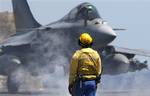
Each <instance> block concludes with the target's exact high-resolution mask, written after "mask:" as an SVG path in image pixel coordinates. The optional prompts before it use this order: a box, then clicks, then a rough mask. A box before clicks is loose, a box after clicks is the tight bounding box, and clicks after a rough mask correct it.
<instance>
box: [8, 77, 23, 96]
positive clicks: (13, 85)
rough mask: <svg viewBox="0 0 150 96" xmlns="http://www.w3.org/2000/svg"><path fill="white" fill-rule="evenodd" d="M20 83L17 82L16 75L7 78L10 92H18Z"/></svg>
mask: <svg viewBox="0 0 150 96" xmlns="http://www.w3.org/2000/svg"><path fill="white" fill-rule="evenodd" d="M19 85H20V84H19V83H18V82H17V80H15V77H13V75H10V76H8V78H7V88H8V92H10V93H16V92H18V89H19Z"/></svg>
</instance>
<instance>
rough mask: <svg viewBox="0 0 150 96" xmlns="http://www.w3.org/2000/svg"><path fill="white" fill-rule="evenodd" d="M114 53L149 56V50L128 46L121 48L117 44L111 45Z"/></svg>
mask: <svg viewBox="0 0 150 96" xmlns="http://www.w3.org/2000/svg"><path fill="white" fill-rule="evenodd" d="M113 48H114V50H115V52H116V53H125V54H133V55H140V56H146V57H150V51H148V50H143V49H130V48H123V47H118V46H113Z"/></svg>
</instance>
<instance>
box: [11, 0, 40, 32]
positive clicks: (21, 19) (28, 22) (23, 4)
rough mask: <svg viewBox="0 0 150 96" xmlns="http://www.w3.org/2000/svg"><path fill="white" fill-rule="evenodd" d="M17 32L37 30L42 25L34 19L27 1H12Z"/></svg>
mask: <svg viewBox="0 0 150 96" xmlns="http://www.w3.org/2000/svg"><path fill="white" fill-rule="evenodd" d="M12 4H13V12H14V18H15V26H16V31H19V30H20V29H21V30H23V29H28V28H37V27H40V26H41V25H40V24H39V23H38V22H37V21H36V20H35V19H34V17H33V15H32V13H31V10H30V8H29V5H28V3H27V0H12Z"/></svg>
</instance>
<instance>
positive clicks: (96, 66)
mask: <svg viewBox="0 0 150 96" xmlns="http://www.w3.org/2000/svg"><path fill="white" fill-rule="evenodd" d="M92 44H93V39H92V37H91V36H90V35H89V34H88V33H83V34H81V35H80V37H79V45H80V46H81V49H80V50H77V51H76V52H75V53H74V55H73V57H72V60H71V64H70V74H69V86H68V89H69V92H70V94H71V95H72V96H96V89H97V84H98V83H99V82H100V78H101V72H102V66H101V58H100V56H99V54H98V52H97V51H95V50H93V49H92V48H91V46H92Z"/></svg>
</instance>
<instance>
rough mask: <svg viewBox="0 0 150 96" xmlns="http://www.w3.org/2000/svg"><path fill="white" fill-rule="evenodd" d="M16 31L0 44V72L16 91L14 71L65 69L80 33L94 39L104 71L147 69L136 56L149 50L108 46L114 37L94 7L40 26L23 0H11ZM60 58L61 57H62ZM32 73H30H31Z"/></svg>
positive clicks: (85, 6) (83, 6) (84, 7)
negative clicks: (57, 66) (87, 34)
mask: <svg viewBox="0 0 150 96" xmlns="http://www.w3.org/2000/svg"><path fill="white" fill-rule="evenodd" d="M12 3H13V11H14V17H15V24H16V31H17V32H16V34H15V35H13V36H11V37H10V38H8V39H7V40H5V41H4V42H3V43H1V44H0V73H1V74H3V75H7V76H8V83H7V84H8V90H9V91H11V92H13V91H17V90H18V86H19V84H18V82H17V81H16V80H14V79H15V77H16V76H14V74H13V73H14V71H16V70H17V69H18V68H20V67H21V68H24V69H25V70H28V71H29V72H31V73H32V74H33V73H34V74H35V73H36V75H37V74H38V73H39V72H43V73H44V72H53V71H54V69H55V66H56V65H59V66H63V68H64V71H65V72H67V67H68V66H69V65H68V64H69V62H68V61H69V60H70V58H71V56H72V54H73V52H74V51H75V50H77V49H78V48H79V46H78V44H77V42H78V37H79V36H80V34H81V33H82V32H88V33H89V34H90V35H91V36H92V37H93V38H94V44H93V48H94V49H96V50H98V52H99V53H100V54H101V57H102V62H103V67H104V69H103V71H104V72H103V74H110V75H115V74H120V73H126V72H129V71H136V70H141V69H144V68H147V64H146V63H147V62H146V61H145V62H140V61H139V60H135V59H134V56H135V55H144V56H150V53H149V52H146V51H143V50H133V49H128V48H121V47H117V46H113V45H108V44H109V43H111V42H112V41H113V40H114V39H115V38H116V33H115V31H117V30H123V29H119V28H114V29H113V28H112V27H110V26H109V25H108V24H107V22H105V21H104V20H103V19H102V18H101V16H100V15H99V13H98V12H97V9H96V8H95V6H93V5H92V4H90V3H82V4H80V5H78V6H77V7H75V8H73V9H72V10H71V11H70V12H69V13H68V14H67V15H66V16H64V17H63V18H62V19H60V20H58V21H56V22H53V23H50V24H48V25H45V26H42V25H41V24H39V23H38V22H37V21H36V20H35V19H34V18H33V16H32V14H31V11H30V9H29V6H28V4H27V1H26V0H12ZM62 58H63V59H62ZM34 74H33V75H34Z"/></svg>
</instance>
